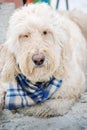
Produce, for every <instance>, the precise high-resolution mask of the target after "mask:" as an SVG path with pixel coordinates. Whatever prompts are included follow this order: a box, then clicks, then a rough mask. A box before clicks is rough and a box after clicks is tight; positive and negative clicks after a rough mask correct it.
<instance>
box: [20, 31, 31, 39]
mask: <svg viewBox="0 0 87 130" xmlns="http://www.w3.org/2000/svg"><path fill="white" fill-rule="evenodd" d="M30 37H31V34H30V33H27V34H21V35H20V36H19V40H21V41H24V40H27V39H28V38H30Z"/></svg>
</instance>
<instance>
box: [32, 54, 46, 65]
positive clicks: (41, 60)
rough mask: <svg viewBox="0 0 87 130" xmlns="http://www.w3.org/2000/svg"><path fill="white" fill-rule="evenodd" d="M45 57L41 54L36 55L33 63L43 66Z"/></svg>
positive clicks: (33, 57)
mask: <svg viewBox="0 0 87 130" xmlns="http://www.w3.org/2000/svg"><path fill="white" fill-rule="evenodd" d="M44 60H45V56H44V55H43V54H42V53H40V54H35V55H33V56H32V61H33V62H34V64H35V65H42V64H43V63H44Z"/></svg>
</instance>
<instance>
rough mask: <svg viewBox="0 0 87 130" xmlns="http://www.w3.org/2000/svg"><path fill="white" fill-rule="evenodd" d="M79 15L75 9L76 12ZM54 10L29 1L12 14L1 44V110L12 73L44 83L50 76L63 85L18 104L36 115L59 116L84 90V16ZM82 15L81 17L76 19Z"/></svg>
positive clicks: (86, 30) (86, 33)
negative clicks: (48, 94) (33, 100)
mask: <svg viewBox="0 0 87 130" xmlns="http://www.w3.org/2000/svg"><path fill="white" fill-rule="evenodd" d="M78 13H79V12H78ZM75 14H76V13H73V12H60V11H59V12H58V11H55V10H53V9H52V8H51V7H49V6H48V5H47V4H45V3H37V4H29V5H28V6H24V7H22V8H21V9H17V10H16V11H15V12H14V14H13V15H12V16H11V18H10V21H9V26H8V31H7V38H6V42H5V43H4V44H3V45H2V46H1V47H0V48H1V51H0V71H1V73H0V83H1V87H0V104H1V105H0V109H1V110H2V107H3V95H4V92H6V90H7V88H8V83H9V82H15V76H17V75H18V74H19V73H22V74H24V75H25V76H26V77H27V78H28V79H29V80H30V81H32V82H33V83H35V82H47V81H49V79H50V78H51V77H52V76H54V77H55V78H57V79H62V85H61V87H60V88H59V90H58V91H57V92H55V93H54V94H53V95H52V96H51V98H50V99H49V100H46V101H45V102H44V103H40V104H37V105H34V106H31V107H26V108H23V109H22V110H20V109H19V111H22V112H23V113H25V114H27V115H34V116H38V117H52V116H58V115H64V114H65V113H67V112H68V111H69V110H70V109H71V107H72V106H73V104H74V103H75V102H76V100H78V98H79V97H80V96H81V94H82V93H83V92H84V91H85V89H86V87H85V81H86V77H85V72H86V66H87V60H86V57H87V28H86V26H87V24H86V23H87V22H85V21H87V15H86V14H85V16H86V17H84V19H81V17H83V14H82V15H81V14H80V13H79V15H75ZM79 19H81V20H79Z"/></svg>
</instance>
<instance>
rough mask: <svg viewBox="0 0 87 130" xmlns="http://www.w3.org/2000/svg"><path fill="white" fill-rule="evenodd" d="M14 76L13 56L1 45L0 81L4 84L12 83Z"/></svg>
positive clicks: (15, 72) (14, 63)
mask: <svg viewBox="0 0 87 130" xmlns="http://www.w3.org/2000/svg"><path fill="white" fill-rule="evenodd" d="M16 74H17V71H16V59H15V56H14V54H12V53H11V52H10V51H9V50H8V48H7V47H6V46H5V44H3V45H1V46H0V80H1V81H4V82H9V81H13V80H14V79H15V75H16Z"/></svg>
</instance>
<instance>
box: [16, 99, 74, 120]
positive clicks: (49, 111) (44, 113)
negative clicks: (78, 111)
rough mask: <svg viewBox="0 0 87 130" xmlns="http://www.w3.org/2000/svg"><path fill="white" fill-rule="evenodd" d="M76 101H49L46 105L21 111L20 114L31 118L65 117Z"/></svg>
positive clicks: (42, 104)
mask: <svg viewBox="0 0 87 130" xmlns="http://www.w3.org/2000/svg"><path fill="white" fill-rule="evenodd" d="M73 103H74V100H68V99H49V100H47V101H45V102H44V103H41V104H38V105H35V106H32V107H26V108H23V109H21V110H20V109H19V110H18V112H19V113H23V114H24V115H29V116H37V117H44V118H46V117H54V116H58V115H64V114H65V113H67V112H68V110H69V109H70V108H71V106H72V104H73Z"/></svg>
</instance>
